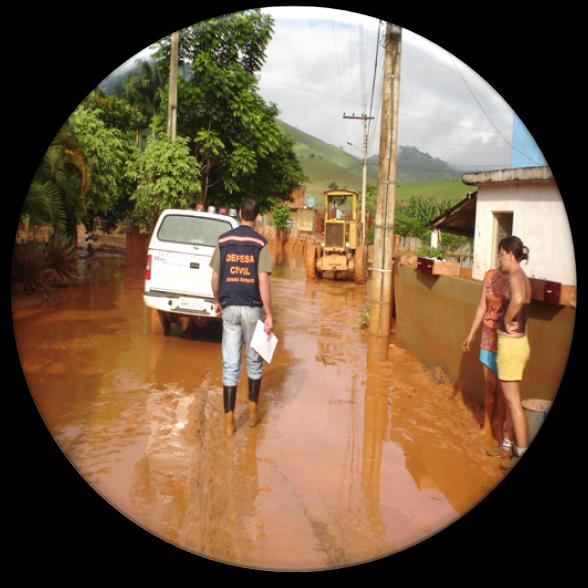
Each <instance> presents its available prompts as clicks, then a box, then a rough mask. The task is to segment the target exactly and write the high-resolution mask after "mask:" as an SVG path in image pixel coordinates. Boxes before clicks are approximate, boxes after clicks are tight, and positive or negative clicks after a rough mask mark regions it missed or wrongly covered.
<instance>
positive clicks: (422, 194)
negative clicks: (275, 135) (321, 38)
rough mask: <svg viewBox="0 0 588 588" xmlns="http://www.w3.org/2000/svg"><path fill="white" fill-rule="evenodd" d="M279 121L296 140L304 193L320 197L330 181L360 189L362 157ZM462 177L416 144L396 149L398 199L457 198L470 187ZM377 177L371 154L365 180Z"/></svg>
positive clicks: (461, 196) (374, 158) (295, 146)
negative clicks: (304, 188)
mask: <svg viewBox="0 0 588 588" xmlns="http://www.w3.org/2000/svg"><path fill="white" fill-rule="evenodd" d="M278 122H279V124H280V126H281V128H282V130H283V132H284V133H286V134H287V135H289V136H290V137H292V139H293V140H294V142H295V145H294V151H295V153H296V155H297V156H298V159H299V160H300V163H301V165H302V169H303V170H304V173H305V175H306V176H307V178H308V180H307V182H306V184H305V186H306V194H307V195H309V196H314V197H315V198H316V197H318V198H319V199H320V198H321V197H322V193H323V192H324V191H325V190H327V189H328V187H329V184H331V183H335V184H337V186H338V187H339V188H348V189H349V190H355V191H357V192H361V180H362V160H361V159H360V158H359V157H355V156H353V155H350V154H349V153H347V152H345V151H344V150H343V149H342V148H341V147H336V146H335V145H330V144H328V143H325V142H324V141H321V140H320V139H317V138H316V137H313V136H312V135H309V134H308V133H305V132H304V131H301V130H299V129H296V128H294V127H292V126H290V125H288V124H286V123H285V122H283V121H278ZM461 176H462V172H460V171H458V170H456V169H454V168H452V167H451V166H450V165H449V164H447V163H446V162H444V161H441V160H440V159H435V158H433V157H431V156H430V155H428V154H427V153H422V152H421V151H419V150H418V149H416V148H415V147H405V146H400V147H399V149H398V183H399V187H398V189H397V199H399V200H406V199H408V198H410V197H411V196H416V197H417V198H426V197H429V196H433V197H435V198H443V199H451V200H455V201H457V200H459V199H461V198H463V197H464V196H465V195H466V194H467V193H468V192H470V191H471V190H472V188H471V186H466V185H465V184H464V183H463V182H462V181H461ZM377 178H378V157H377V156H372V157H370V158H369V159H368V169H367V183H368V184H371V185H375V184H376V183H377ZM319 201H320V200H319Z"/></svg>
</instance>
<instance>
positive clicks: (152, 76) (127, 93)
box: [115, 57, 169, 133]
mask: <svg viewBox="0 0 588 588" xmlns="http://www.w3.org/2000/svg"><path fill="white" fill-rule="evenodd" d="M168 63H169V57H168ZM168 76H169V68H168V65H167V64H166V63H164V62H159V63H151V62H149V61H140V62H139V66H138V68H137V70H136V71H135V72H133V73H132V74H131V75H130V76H129V77H128V78H127V79H126V80H125V82H124V84H123V86H122V87H119V88H117V89H116V91H115V96H117V97H119V98H124V99H125V100H126V101H127V102H129V103H130V104H132V105H133V106H134V107H136V108H137V109H138V110H139V111H140V113H141V114H142V115H143V117H144V120H145V127H144V128H147V127H148V126H151V125H152V123H153V119H154V117H157V116H158V115H159V114H160V111H161V102H162V96H163V95H164V93H165V90H166V84H167V79H168ZM153 133H154V131H153Z"/></svg>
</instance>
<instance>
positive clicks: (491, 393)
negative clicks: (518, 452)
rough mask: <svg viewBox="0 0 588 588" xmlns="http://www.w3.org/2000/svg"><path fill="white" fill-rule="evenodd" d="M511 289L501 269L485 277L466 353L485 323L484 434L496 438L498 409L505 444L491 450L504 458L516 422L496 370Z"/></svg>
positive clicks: (482, 357) (482, 358)
mask: <svg viewBox="0 0 588 588" xmlns="http://www.w3.org/2000/svg"><path fill="white" fill-rule="evenodd" d="M507 287H508V274H507V273H506V272H504V271H502V270H501V269H491V270H488V271H487V272H486V274H485V275H484V283H483V287H482V297H481V299H480V303H479V304H478V308H477V310H476V315H475V317H474V321H473V323H472V326H471V329H470V332H469V333H468V336H467V337H466V339H465V341H464V342H463V346H462V347H463V350H464V351H466V352H469V350H470V345H471V342H472V340H473V338H474V336H475V334H476V332H477V331H478V329H479V327H480V324H482V325H483V326H482V339H481V341H480V361H481V362H482V365H483V371H484V426H483V429H482V434H483V435H484V437H485V438H486V439H488V440H491V439H492V437H493V432H492V419H493V416H494V411H495V410H496V421H495V427H496V428H495V430H496V432H497V434H498V435H499V440H500V441H501V446H500V448H495V447H492V448H489V449H488V453H489V454H490V455H501V454H502V453H503V452H508V453H510V451H511V450H512V441H511V439H512V437H513V434H512V420H511V419H510V415H509V414H508V411H507V409H506V404H505V401H504V396H503V395H502V394H501V393H500V388H499V385H498V377H497V367H496V353H497V338H498V337H497V330H498V323H499V321H500V318H501V316H502V312H503V310H502V302H503V299H504V294H505V292H506V289H507Z"/></svg>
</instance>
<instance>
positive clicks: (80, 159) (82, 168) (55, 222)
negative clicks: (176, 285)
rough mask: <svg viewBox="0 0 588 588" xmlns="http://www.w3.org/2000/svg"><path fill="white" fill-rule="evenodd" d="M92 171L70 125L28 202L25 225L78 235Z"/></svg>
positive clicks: (33, 185) (49, 155)
mask: <svg viewBox="0 0 588 588" xmlns="http://www.w3.org/2000/svg"><path fill="white" fill-rule="evenodd" d="M89 183H90V168H89V165H88V164H87V161H86V158H85V155H84V153H83V151H82V149H81V146H80V145H79V143H78V142H77V140H76V138H75V136H74V129H73V127H72V125H71V124H70V123H69V122H68V123H66V124H65V125H64V126H63V128H62V129H61V131H60V132H59V134H58V135H57V136H56V137H55V139H53V141H52V142H51V144H50V145H49V148H48V149H47V151H46V152H45V154H44V155H43V159H42V161H41V164H40V165H39V168H38V169H37V171H36V173H35V177H34V179H33V181H32V183H31V186H30V187H29V190H28V193H27V196H26V198H25V200H24V204H23V210H22V215H21V222H22V223H23V224H28V226H29V227H31V228H33V229H34V228H35V227H37V226H40V225H43V224H50V225H51V226H52V227H53V231H54V232H57V231H65V232H66V233H67V234H68V235H69V237H70V238H72V239H74V242H75V235H76V225H77V222H78V219H79V217H80V216H81V214H82V212H83V209H84V205H83V202H84V198H85V196H86V193H87V191H88V188H89Z"/></svg>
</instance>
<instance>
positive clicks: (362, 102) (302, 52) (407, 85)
mask: <svg viewBox="0 0 588 588" xmlns="http://www.w3.org/2000/svg"><path fill="white" fill-rule="evenodd" d="M265 10H266V11H267V12H269V13H270V14H272V16H273V17H274V19H275V29H274V35H273V39H272V41H271V42H270V44H269V46H268V51H267V54H268V57H267V61H266V63H265V65H264V68H263V70H262V72H261V76H260V90H261V94H262V96H263V97H264V98H265V99H266V100H267V101H271V102H275V103H276V104H277V105H278V107H279V108H280V110H281V115H280V118H281V119H282V120H284V121H285V122H287V123H289V124H291V125H293V126H295V127H297V128H299V129H300V130H302V131H305V132H308V133H310V134H312V135H314V136H316V137H319V138H320V139H322V140H324V141H327V142H328V143H332V144H334V145H337V146H340V147H345V148H346V150H348V151H349V153H352V154H354V155H361V153H360V151H358V150H357V149H354V148H353V147H349V146H348V145H347V142H348V141H350V142H352V143H353V144H354V145H356V146H358V147H361V145H362V140H363V139H362V137H363V134H362V123H361V122H360V121H357V120H347V119H343V113H346V114H352V113H355V114H356V115H359V114H362V113H368V114H370V112H371V114H372V115H373V116H374V117H375V119H374V121H373V123H372V126H371V128H370V138H369V154H370V155H371V154H373V153H375V152H376V151H377V147H378V143H379V119H380V101H379V97H380V95H381V87H382V70H383V56H384V51H383V34H384V28H383V27H382V28H381V29H380V32H381V34H380V48H379V50H378V49H377V46H378V42H377V41H378V29H379V21H378V20H376V19H374V18H371V17H367V16H364V15H361V14H356V13H352V12H347V11H341V10H333V9H328V8H311V7H303V8H296V7H276V8H270V9H265ZM376 53H377V56H378V59H377V67H375V65H376ZM374 69H375V70H376V77H375V86H374V87H375V90H374V97H373V99H372V85H373V83H374ZM370 107H371V108H370ZM512 130H513V111H512V109H511V108H510V107H509V106H508V104H507V103H506V102H505V101H504V99H502V97H501V96H500V95H499V94H498V93H497V92H495V91H494V90H493V89H492V87H491V86H489V85H488V84H487V83H486V82H485V81H484V80H483V79H482V78H480V76H478V75H477V74H476V73H475V72H474V71H473V70H472V69H470V68H469V67H468V66H467V65H466V64H464V63H463V62H462V61H460V60H459V59H457V58H456V57H454V56H453V55H452V54H450V53H448V52H447V51H445V50H444V49H442V48H441V47H439V46H438V45H435V44H434V43H432V42H430V41H428V40H426V39H425V38H423V37H421V36H420V35H418V34H415V33H413V32H412V31H409V30H407V29H403V30H402V47H401V65H400V112H399V129H398V132H399V143H400V145H411V146H414V147H417V148H418V149H420V150H421V151H424V152H426V153H429V154H431V155H432V156H434V157H439V158H440V159H443V160H445V161H448V162H449V163H451V164H454V165H456V166H459V167H460V168H462V169H465V170H477V169H485V168H487V167H499V168H504V167H510V165H511V157H512Z"/></svg>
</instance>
